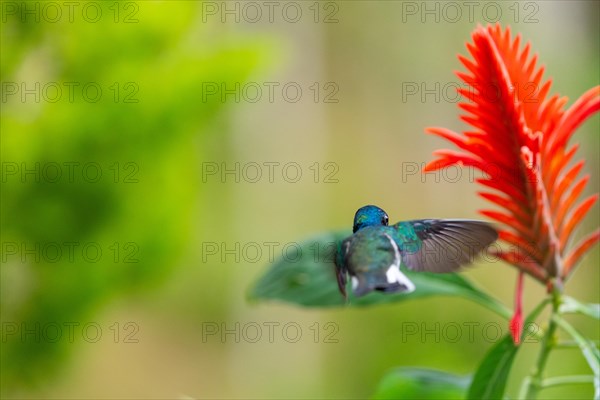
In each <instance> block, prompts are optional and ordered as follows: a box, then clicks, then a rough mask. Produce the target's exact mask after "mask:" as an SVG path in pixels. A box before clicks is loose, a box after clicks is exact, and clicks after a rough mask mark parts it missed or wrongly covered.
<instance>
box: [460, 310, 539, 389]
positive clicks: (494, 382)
mask: <svg viewBox="0 0 600 400" xmlns="http://www.w3.org/2000/svg"><path fill="white" fill-rule="evenodd" d="M548 302H549V300H548V299H546V300H544V301H542V302H541V303H540V304H539V305H538V306H537V307H536V308H535V309H534V310H533V311H532V312H531V314H529V316H528V317H527V318H526V319H525V323H524V325H523V326H525V327H528V326H529V325H530V324H531V323H532V322H533V321H534V320H535V318H536V317H537V316H538V315H539V313H540V312H541V311H542V310H543V309H544V307H545V306H546V304H548ZM528 334H529V332H527V329H524V330H523V334H522V337H521V342H523V340H524V339H525V337H526V335H528ZM519 348H520V346H516V345H515V344H514V342H513V338H512V336H511V335H510V334H507V335H506V336H504V338H502V339H501V340H500V341H499V342H498V343H496V345H495V346H494V347H492V348H491V349H490V350H489V351H488V352H487V354H486V356H485V357H484V358H483V361H482V362H481V364H479V367H478V368H477V372H475V376H474V377H473V382H472V383H471V387H470V388H469V393H468V395H467V399H473V400H475V399H477V400H479V399H481V400H485V399H501V398H502V397H503V395H504V390H505V388H506V381H507V380H508V374H509V373H510V369H511V367H512V363H513V361H514V359H515V356H516V355H517V351H518V350H519Z"/></svg>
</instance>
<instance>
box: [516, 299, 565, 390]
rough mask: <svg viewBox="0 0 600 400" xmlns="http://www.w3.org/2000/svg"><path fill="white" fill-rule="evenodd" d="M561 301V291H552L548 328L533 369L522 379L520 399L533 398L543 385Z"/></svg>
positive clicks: (553, 345) (554, 341) (554, 342)
mask: <svg viewBox="0 0 600 400" xmlns="http://www.w3.org/2000/svg"><path fill="white" fill-rule="evenodd" d="M560 303H561V293H560V291H559V290H556V289H555V290H553V291H552V315H551V316H550V322H549V325H548V329H547V330H546V333H545V334H544V337H543V338H542V348H541V350H540V353H539V355H538V358H537V362H536V364H535V366H534V368H533V371H532V372H531V374H530V375H529V376H527V377H526V378H525V380H524V381H523V385H522V386H521V391H520V393H519V398H520V399H535V398H537V394H538V392H539V391H540V389H542V388H543V387H544V379H543V375H544V369H545V368H546V363H547V361H548V356H549V355H550V351H551V350H552V349H553V348H554V347H555V345H556V336H555V334H556V328H557V324H556V322H555V320H554V318H553V316H554V315H555V314H558V308H559V306H560Z"/></svg>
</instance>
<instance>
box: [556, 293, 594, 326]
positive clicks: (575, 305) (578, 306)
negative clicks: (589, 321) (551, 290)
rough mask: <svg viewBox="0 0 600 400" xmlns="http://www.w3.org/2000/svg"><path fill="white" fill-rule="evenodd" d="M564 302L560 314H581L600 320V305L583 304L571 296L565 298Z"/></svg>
mask: <svg viewBox="0 0 600 400" xmlns="http://www.w3.org/2000/svg"><path fill="white" fill-rule="evenodd" d="M562 300H563V302H562V304H561V305H560V308H559V312H560V313H561V314H563V313H579V314H583V315H587V316H588V317H592V318H595V319H599V320H600V304H598V303H581V302H580V301H579V300H576V299H574V298H572V297H569V296H563V298H562Z"/></svg>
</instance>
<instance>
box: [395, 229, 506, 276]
mask: <svg viewBox="0 0 600 400" xmlns="http://www.w3.org/2000/svg"><path fill="white" fill-rule="evenodd" d="M394 227H395V228H397V232H399V235H400V237H401V240H400V241H401V242H402V243H403V245H402V246H401V253H402V261H403V263H404V264H405V265H406V266H407V267H408V268H409V269H411V270H413V271H426V272H436V273H445V272H453V271H456V270H457V269H458V268H460V267H461V266H463V265H466V264H469V263H471V262H472V261H473V259H474V258H475V257H476V256H477V254H478V253H480V252H481V251H482V250H483V249H485V248H486V247H487V246H489V245H490V244H491V243H493V242H494V241H495V240H496V239H497V238H498V232H496V230H495V229H494V228H493V227H492V226H491V225H490V224H488V223H486V222H483V221H474V220H461V219H422V220H413V221H406V222H399V223H398V224H396V225H394Z"/></svg>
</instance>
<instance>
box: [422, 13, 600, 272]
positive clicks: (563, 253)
mask: <svg viewBox="0 0 600 400" xmlns="http://www.w3.org/2000/svg"><path fill="white" fill-rule="evenodd" d="M467 49H468V51H469V53H470V55H471V58H467V57H463V56H459V59H460V61H461V62H462V64H463V65H464V66H465V67H466V69H467V71H468V72H466V73H465V72H457V73H456V74H457V75H458V77H459V78H461V79H462V80H463V81H464V83H465V84H466V87H463V88H460V89H459V93H460V94H461V95H462V96H463V97H464V98H465V99H466V100H465V101H464V102H461V103H459V107H460V108H461V109H462V110H463V111H464V113H463V114H462V115H461V116H460V118H461V119H462V120H463V121H465V122H467V123H468V124H470V125H471V126H472V127H473V129H472V130H471V131H467V132H464V133H462V134H459V133H456V132H453V131H451V130H449V129H445V128H439V127H434V128H428V129H427V132H428V133H431V134H434V135H437V136H440V137H442V138H444V139H446V140H448V141H450V142H452V143H453V144H454V145H456V146H457V147H458V148H459V149H460V150H459V151H453V150H437V151H435V152H434V154H435V155H436V156H437V159H436V160H435V161H432V162H430V163H429V164H427V166H426V167H425V171H426V172H427V171H434V170H437V169H441V168H445V167H447V166H450V165H453V164H461V165H464V166H470V167H473V168H476V169H478V170H480V171H482V172H483V174H484V178H482V179H478V182H479V183H480V184H481V185H482V186H484V187H485V189H486V190H485V191H481V192H479V195H480V196H481V197H483V198H485V199H486V200H488V201H490V202H491V203H493V204H494V205H496V206H498V207H499V210H498V209H496V210H491V209H485V210H481V211H480V212H481V213H482V214H483V215H485V216H487V217H488V218H491V219H492V220H495V221H496V222H498V223H499V225H500V229H499V234H500V238H501V239H502V240H503V241H504V242H506V243H507V244H509V245H510V250H504V251H500V252H499V253H498V257H500V258H502V259H503V260H505V261H507V262H508V263H510V264H512V265H514V266H515V267H517V268H518V269H519V270H520V271H523V272H525V273H527V274H529V275H530V276H532V277H534V278H535V279H537V280H538V281H540V282H544V283H547V282H549V281H551V280H552V279H553V278H558V279H561V280H562V279H566V278H567V277H568V275H569V274H570V273H571V272H572V271H573V269H574V268H573V267H574V266H575V265H576V264H577V262H578V261H580V260H581V257H582V256H583V255H584V254H585V253H586V252H587V251H588V250H589V249H590V248H591V247H592V246H593V245H594V244H595V243H597V242H598V241H599V240H600V231H596V232H595V233H593V234H591V235H589V236H587V237H585V238H584V239H582V241H581V242H580V243H579V244H577V245H576V246H573V247H572V250H570V251H569V246H568V245H569V243H570V240H571V238H572V234H573V232H574V230H575V228H576V227H577V226H578V225H579V224H580V223H581V221H582V220H583V218H584V217H585V215H586V214H587V212H588V211H589V210H590V208H591V207H592V206H593V205H594V203H595V202H596V201H597V199H598V195H597V194H594V195H591V196H589V197H587V198H586V199H584V200H583V201H581V202H580V203H578V204H577V199H578V198H579V196H580V195H581V193H582V192H583V191H584V189H585V187H586V185H587V183H588V181H589V178H590V177H589V175H584V176H582V177H580V178H578V176H579V174H580V172H581V171H582V170H583V168H584V164H585V161H584V160H580V161H575V160H574V157H575V152H576V150H577V148H578V145H577V144H574V145H569V140H570V139H571V137H572V136H573V133H574V132H575V130H576V129H577V128H578V127H579V126H580V125H581V124H582V123H583V122H584V121H585V120H586V119H587V118H589V117H590V116H591V115H592V114H594V113H595V112H597V111H598V110H599V109H600V86H597V87H594V88H592V89H590V90H589V91H587V92H586V93H584V94H583V95H582V96H581V97H580V98H579V99H578V100H577V101H576V102H575V103H574V104H573V105H571V106H570V107H569V108H568V109H565V105H566V103H567V99H566V98H565V97H560V96H558V95H556V94H554V95H551V96H550V95H549V92H550V86H551V81H550V80H544V79H543V73H544V67H538V66H537V55H533V56H530V54H529V53H530V45H529V44H526V45H525V46H523V47H522V48H521V37H520V35H517V36H516V37H514V38H513V37H512V36H511V32H510V28H506V29H502V28H501V26H500V24H496V25H490V26H487V27H481V26H479V27H478V28H477V29H476V30H475V32H474V33H473V35H472V43H467Z"/></svg>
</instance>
